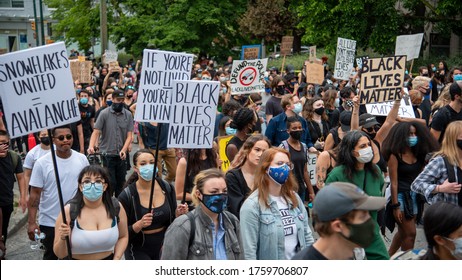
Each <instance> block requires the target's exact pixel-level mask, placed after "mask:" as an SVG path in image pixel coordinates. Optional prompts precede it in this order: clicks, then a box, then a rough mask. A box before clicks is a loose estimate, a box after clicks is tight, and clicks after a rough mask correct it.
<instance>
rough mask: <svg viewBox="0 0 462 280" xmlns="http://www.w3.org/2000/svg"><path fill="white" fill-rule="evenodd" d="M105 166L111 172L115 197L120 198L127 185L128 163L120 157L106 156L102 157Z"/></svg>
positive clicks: (110, 177)
mask: <svg viewBox="0 0 462 280" xmlns="http://www.w3.org/2000/svg"><path fill="white" fill-rule="evenodd" d="M102 159H103V166H104V167H106V168H107V170H108V172H109V179H110V181H111V188H112V194H114V192H115V197H118V196H119V194H120V193H121V192H122V190H123V187H124V184H125V176H126V175H127V162H126V161H125V160H122V159H120V157H119V156H118V155H105V156H103V157H102Z"/></svg>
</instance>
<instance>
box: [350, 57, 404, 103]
mask: <svg viewBox="0 0 462 280" xmlns="http://www.w3.org/2000/svg"><path fill="white" fill-rule="evenodd" d="M362 62H363V67H362V68H361V69H362V70H361V85H360V88H361V92H360V96H359V103H360V104H370V103H381V102H385V101H390V100H396V99H397V97H399V95H400V93H401V88H402V86H403V83H404V70H405V67H406V57H405V56H391V57H382V58H369V59H363V61H362Z"/></svg>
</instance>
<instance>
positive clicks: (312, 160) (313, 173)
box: [306, 153, 318, 186]
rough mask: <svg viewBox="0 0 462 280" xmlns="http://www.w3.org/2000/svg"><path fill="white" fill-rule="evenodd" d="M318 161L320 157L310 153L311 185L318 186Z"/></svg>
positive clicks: (309, 172)
mask: <svg viewBox="0 0 462 280" xmlns="http://www.w3.org/2000/svg"><path fill="white" fill-rule="evenodd" d="M317 160H318V155H316V154H315V153H308V163H307V164H306V165H307V168H308V176H310V181H311V185H313V186H315V185H316V179H317V178H316V161H317Z"/></svg>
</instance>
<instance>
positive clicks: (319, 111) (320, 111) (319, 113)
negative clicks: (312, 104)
mask: <svg viewBox="0 0 462 280" xmlns="http://www.w3.org/2000/svg"><path fill="white" fill-rule="evenodd" d="M314 112H315V113H316V114H318V115H322V113H324V107H319V108H318V109H315V110H314Z"/></svg>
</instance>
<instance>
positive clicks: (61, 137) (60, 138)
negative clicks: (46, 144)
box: [54, 134, 72, 141]
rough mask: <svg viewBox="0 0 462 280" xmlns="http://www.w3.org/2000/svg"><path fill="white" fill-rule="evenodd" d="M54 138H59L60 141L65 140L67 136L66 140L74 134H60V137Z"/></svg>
mask: <svg viewBox="0 0 462 280" xmlns="http://www.w3.org/2000/svg"><path fill="white" fill-rule="evenodd" d="M54 138H57V139H58V140H59V141H64V138H66V140H71V139H72V134H66V135H65V136H64V135H59V136H58V137H54Z"/></svg>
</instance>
